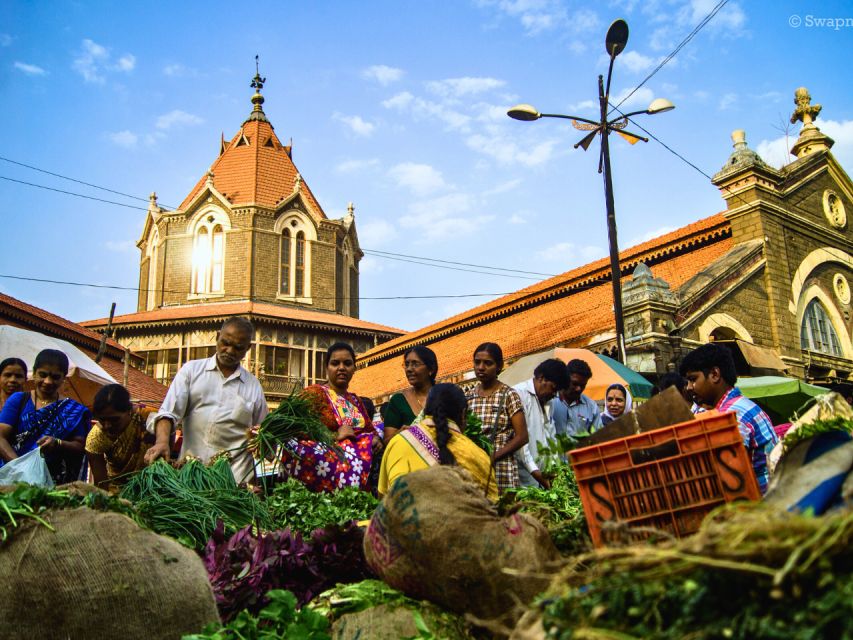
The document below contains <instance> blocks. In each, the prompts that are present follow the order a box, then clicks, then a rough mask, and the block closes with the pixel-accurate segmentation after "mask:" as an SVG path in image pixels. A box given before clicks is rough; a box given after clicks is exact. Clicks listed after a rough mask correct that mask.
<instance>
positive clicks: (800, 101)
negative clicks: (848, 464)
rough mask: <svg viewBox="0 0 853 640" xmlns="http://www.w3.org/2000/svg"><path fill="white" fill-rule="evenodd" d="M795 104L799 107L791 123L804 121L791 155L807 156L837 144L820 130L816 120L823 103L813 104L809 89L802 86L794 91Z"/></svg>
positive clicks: (793, 114)
mask: <svg viewBox="0 0 853 640" xmlns="http://www.w3.org/2000/svg"><path fill="white" fill-rule="evenodd" d="M794 104H795V105H797V108H796V109H795V110H794V113H792V114H791V124H794V123H795V122H797V121H798V120H799V121H800V122H802V123H803V128H802V130H801V131H800V137H799V138H798V139H797V142H796V144H795V145H794V146H793V147H792V148H791V155H792V156H796V157H798V158H802V157H803V156H807V155H809V154H811V153H815V152H817V151H823V150H827V149H829V148H830V147H832V145H833V144H835V141H834V140H833V139H832V138H830V137H829V136H826V135H824V134H822V133H821V132H820V129H818V128H817V125H815V123H814V121H815V120H816V119H817V116H818V114H819V113H820V112H821V109H822V108H823V107H821V105H819V104H812V97H811V95H810V94H809V90H808V89H806V88H805V87H800V88H799V89H797V90H796V91H795V92H794Z"/></svg>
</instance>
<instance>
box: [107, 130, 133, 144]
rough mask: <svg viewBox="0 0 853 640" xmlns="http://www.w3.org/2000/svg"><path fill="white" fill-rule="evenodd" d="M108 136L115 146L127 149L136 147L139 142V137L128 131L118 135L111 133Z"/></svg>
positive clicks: (117, 133)
mask: <svg viewBox="0 0 853 640" xmlns="http://www.w3.org/2000/svg"><path fill="white" fill-rule="evenodd" d="M108 136H109V138H110V140H112V141H113V142H114V143H115V144H117V145H118V146H120V147H125V148H126V149H131V148H133V147H135V146H136V143H137V142H139V136H138V135H136V134H135V133H133V132H132V131H128V130H127V129H125V130H124V131H118V132H116V133H110V134H108Z"/></svg>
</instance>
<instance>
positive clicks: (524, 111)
mask: <svg viewBox="0 0 853 640" xmlns="http://www.w3.org/2000/svg"><path fill="white" fill-rule="evenodd" d="M506 114H507V115H508V116H509V117H510V118H512V119H513V120H522V121H524V122H530V121H532V120H538V119H539V118H541V117H542V114H541V113H539V111H538V110H537V109H536V107H534V106H533V105H531V104H517V105H515V106H514V107H513V108H512V109H510V110H509V111H507V112H506Z"/></svg>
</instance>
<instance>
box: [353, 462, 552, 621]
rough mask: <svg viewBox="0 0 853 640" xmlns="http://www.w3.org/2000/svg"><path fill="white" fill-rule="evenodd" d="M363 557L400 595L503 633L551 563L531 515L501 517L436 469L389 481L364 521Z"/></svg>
mask: <svg viewBox="0 0 853 640" xmlns="http://www.w3.org/2000/svg"><path fill="white" fill-rule="evenodd" d="M364 553H365V557H366V558H367V562H368V564H369V565H370V567H371V568H372V569H373V570H374V571H375V572H376V573H377V574H378V575H379V577H380V578H382V579H383V580H384V581H385V582H387V583H388V584H389V585H391V586H392V587H395V588H397V589H399V590H401V591H403V592H404V593H405V594H406V595H408V596H411V597H413V598H418V599H425V600H430V601H432V602H435V603H436V604H438V605H439V606H441V607H443V608H445V609H448V610H450V611H454V612H457V613H469V614H472V615H473V616H475V617H476V618H478V619H480V620H493V621H495V622H500V623H501V624H503V625H506V626H509V628H511V627H512V625H513V624H514V623H515V620H516V619H517V617H518V616H519V615H521V613H522V610H521V607H520V606H519V605H524V604H527V603H528V602H529V601H530V600H531V599H532V598H533V597H534V596H535V595H536V594H538V593H539V592H540V591H542V590H543V589H544V588H545V587H547V586H548V583H549V580H550V577H551V574H552V573H553V572H554V570H555V569H556V568H557V566H558V564H559V554H558V552H557V550H556V548H555V547H554V544H553V543H552V542H551V538H550V537H549V536H548V532H547V530H546V529H545V527H544V526H542V524H540V523H539V522H538V521H537V520H536V519H535V518H533V517H531V516H528V515H526V514H515V515H512V516H508V517H505V518H501V517H500V516H498V514H497V511H496V510H495V508H494V507H493V506H492V504H491V503H490V502H489V501H488V500H486V499H485V498H484V497H483V492H482V489H481V488H480V487H479V486H478V485H476V484H475V483H474V482H473V480H472V479H471V477H470V475H468V473H467V472H466V471H465V470H464V469H461V468H459V467H444V466H436V467H432V468H431V469H428V470H425V471H416V472H414V473H410V474H408V475H406V476H403V477H402V478H400V479H399V480H397V481H396V482H395V483H394V485H393V486H392V487H391V489H390V490H389V492H388V495H386V496H385V498H384V499H383V500H382V502H381V504H380V505H379V507H378V508H377V509H376V511H375V513H374V514H373V517H372V518H371V520H370V526H369V527H368V530H367V535H366V536H365V538H364Z"/></svg>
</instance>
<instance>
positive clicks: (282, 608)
mask: <svg viewBox="0 0 853 640" xmlns="http://www.w3.org/2000/svg"><path fill="white" fill-rule="evenodd" d="M267 596H268V600H269V602H268V604H267V606H266V607H264V608H263V609H262V610H261V611H260V612H259V613H258V615H257V616H254V615H252V614H251V613H249V612H248V611H241V612H240V613H239V614H238V615H237V617H236V618H234V620H232V621H231V622H229V623H228V624H225V625H222V624H218V623H214V624H211V625H209V626H208V627H206V628H205V630H204V631H203V632H202V633H196V634H193V635H189V636H184V637H183V640H331V636H330V635H329V622H328V621H327V620H326V618H325V617H324V616H322V615H321V614H319V613H315V612H314V611H312V610H311V609H308V608H306V607H303V608H302V609H297V608H296V596H294V595H293V594H292V593H290V592H289V591H283V590H281V589H274V590H273V591H270V592H269V593H268V594H267Z"/></svg>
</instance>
